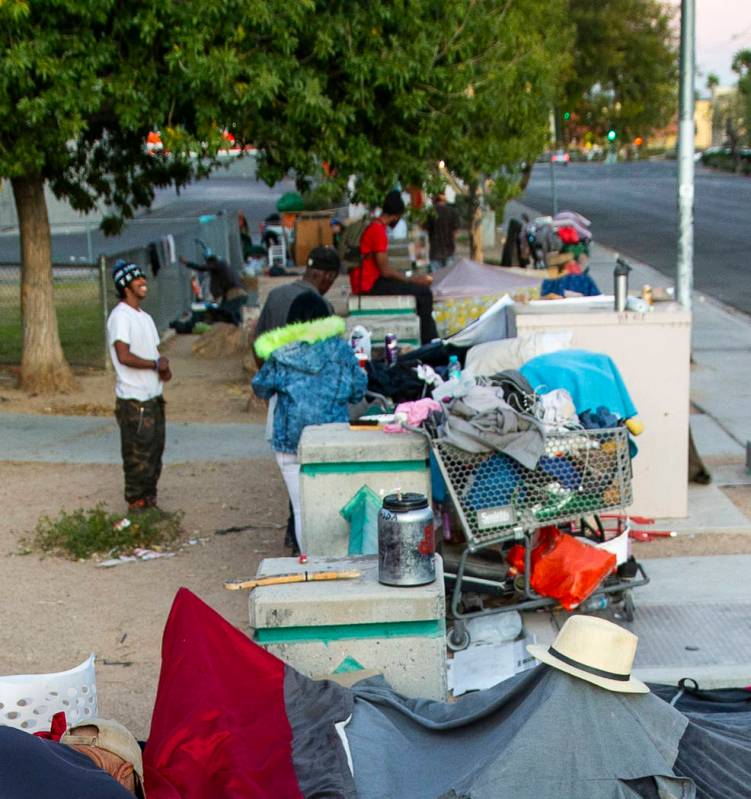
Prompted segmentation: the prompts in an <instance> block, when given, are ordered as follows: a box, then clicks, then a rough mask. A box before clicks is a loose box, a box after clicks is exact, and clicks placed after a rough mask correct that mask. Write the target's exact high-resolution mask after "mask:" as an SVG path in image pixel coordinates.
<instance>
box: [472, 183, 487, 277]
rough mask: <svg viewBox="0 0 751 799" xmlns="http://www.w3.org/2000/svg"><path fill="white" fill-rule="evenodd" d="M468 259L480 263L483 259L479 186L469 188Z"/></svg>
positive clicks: (476, 184) (473, 185)
mask: <svg viewBox="0 0 751 799" xmlns="http://www.w3.org/2000/svg"><path fill="white" fill-rule="evenodd" d="M469 257H470V258H471V259H472V260H473V261H477V262H478V263H480V264H481V263H482V262H483V259H484V257H485V254H484V253H483V249H482V207H481V205H480V186H479V184H478V183H475V182H473V183H471V184H470V186H469Z"/></svg>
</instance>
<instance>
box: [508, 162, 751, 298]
mask: <svg viewBox="0 0 751 799" xmlns="http://www.w3.org/2000/svg"><path fill="white" fill-rule="evenodd" d="M555 174H556V179H557V180H556V182H557V188H558V198H559V208H572V209H574V210H576V211H579V212H580V213H583V214H584V215H585V216H587V217H589V218H590V219H592V221H593V225H592V228H593V232H594V236H595V238H596V239H597V240H598V241H600V242H601V243H603V244H607V245H609V246H611V247H614V248H615V249H616V250H618V251H620V252H622V253H624V254H627V255H630V256H633V257H635V258H637V259H639V260H641V261H643V262H645V263H648V264H651V265H652V266H654V267H655V268H657V269H658V270H659V271H660V272H662V273H663V274H666V275H669V276H672V275H673V274H674V272H675V262H676V240H677V237H676V225H677V211H676V198H675V195H676V175H677V166H676V163H675V162H670V161H656V162H646V161H643V162H635V163H623V164H612V165H605V164H578V163H577V164H570V165H569V166H567V167H563V166H559V167H557V168H556V172H555ZM521 200H522V202H524V203H526V204H527V205H530V206H532V207H533V208H537V209H538V210H540V211H542V212H543V213H550V211H551V209H552V202H551V194H550V169H549V167H548V166H547V165H545V164H537V165H536V166H535V168H534V170H533V172H532V179H531V181H530V184H529V186H528V187H527V191H526V192H525V194H524V196H523V197H522V198H521ZM750 271H751V179H749V178H745V177H740V176H736V175H728V174H725V173H719V172H712V171H710V170H707V169H704V168H703V167H700V166H697V170H696V206H695V259H694V279H695V287H696V289H698V290H699V291H702V292H704V293H706V294H708V295H709V296H711V297H715V298H716V299H719V300H721V301H722V302H725V303H727V304H728V305H731V306H732V307H734V308H737V309H739V310H741V311H745V312H746V313H751V279H749V272H750Z"/></svg>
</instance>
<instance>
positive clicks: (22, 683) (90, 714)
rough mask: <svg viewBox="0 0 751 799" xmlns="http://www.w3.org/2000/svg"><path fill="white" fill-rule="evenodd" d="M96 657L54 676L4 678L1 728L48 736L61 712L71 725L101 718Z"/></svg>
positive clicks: (0, 698)
mask: <svg viewBox="0 0 751 799" xmlns="http://www.w3.org/2000/svg"><path fill="white" fill-rule="evenodd" d="M94 659H95V657H94V655H93V654H91V655H89V657H88V658H87V659H86V660H84V662H83V663H81V664H80V665H79V666H76V667H75V668H72V669H69V670H68V671H60V672H57V673H53V674H17V675H16V674H11V675H8V676H7V677H0V725H2V726H5V727H16V728H17V729H19V730H25V731H26V732H46V731H48V730H49V729H50V727H51V725H52V716H53V715H54V714H55V713H58V712H60V711H61V710H62V711H63V712H64V713H65V718H66V719H67V721H68V725H72V724H75V723H78V722H80V721H84V720H86V719H93V718H96V716H97V702H96V674H95V672H94Z"/></svg>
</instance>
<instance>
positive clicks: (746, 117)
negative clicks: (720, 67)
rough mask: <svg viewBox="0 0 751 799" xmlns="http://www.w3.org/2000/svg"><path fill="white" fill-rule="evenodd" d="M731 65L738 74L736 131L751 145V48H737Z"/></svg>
mask: <svg viewBox="0 0 751 799" xmlns="http://www.w3.org/2000/svg"><path fill="white" fill-rule="evenodd" d="M732 67H733V72H735V73H736V74H737V75H738V112H739V116H740V124H739V125H738V128H739V130H738V133H739V135H740V137H741V138H742V139H743V140H744V141H745V142H746V144H748V145H751V50H750V49H748V48H745V49H743V50H739V51H738V52H737V53H736V54H735V55H734V56H733V64H732Z"/></svg>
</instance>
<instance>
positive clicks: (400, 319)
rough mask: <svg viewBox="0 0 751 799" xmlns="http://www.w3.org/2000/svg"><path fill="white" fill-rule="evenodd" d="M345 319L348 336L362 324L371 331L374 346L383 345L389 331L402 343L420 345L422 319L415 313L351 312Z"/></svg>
mask: <svg viewBox="0 0 751 799" xmlns="http://www.w3.org/2000/svg"><path fill="white" fill-rule="evenodd" d="M345 321H346V324H347V336H348V337H349V336H350V335H351V334H352V331H353V330H354V328H355V327H356V326H357V325H362V326H363V327H364V328H365V329H366V330H369V331H370V338H371V341H372V343H373V346H378V345H383V341H384V339H385V337H386V334H387V333H393V334H394V335H395V336H396V337H397V339H398V340H399V343H400V344H411V345H412V346H413V347H419V346H420V320H419V319H418V318H417V316H416V315H415V314H409V313H408V314H398V315H396V316H371V315H363V316H359V315H358V314H355V313H350V315H349V316H348V317H347V319H346V320H345Z"/></svg>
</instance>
